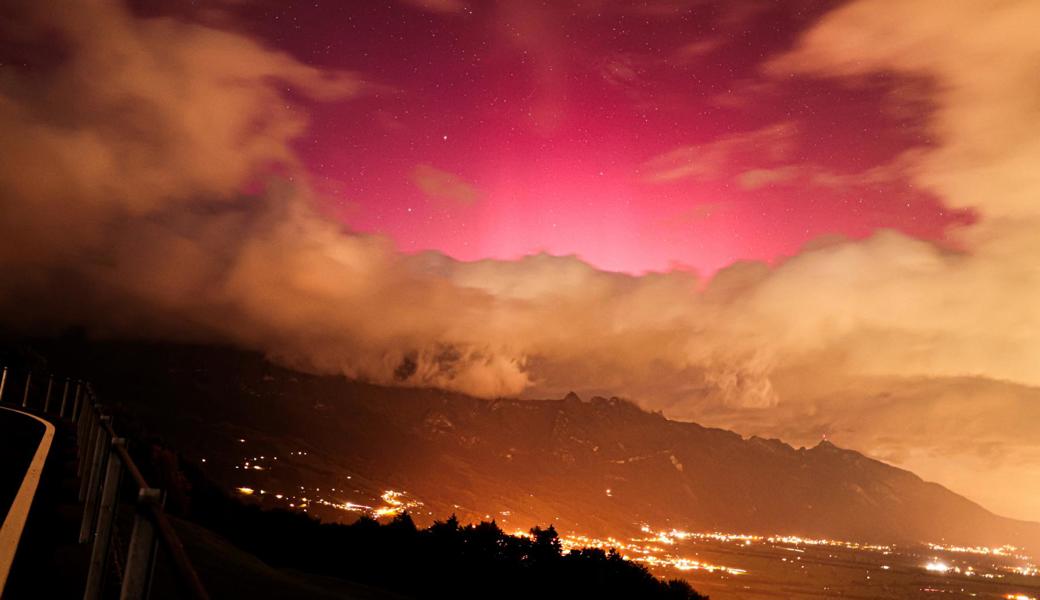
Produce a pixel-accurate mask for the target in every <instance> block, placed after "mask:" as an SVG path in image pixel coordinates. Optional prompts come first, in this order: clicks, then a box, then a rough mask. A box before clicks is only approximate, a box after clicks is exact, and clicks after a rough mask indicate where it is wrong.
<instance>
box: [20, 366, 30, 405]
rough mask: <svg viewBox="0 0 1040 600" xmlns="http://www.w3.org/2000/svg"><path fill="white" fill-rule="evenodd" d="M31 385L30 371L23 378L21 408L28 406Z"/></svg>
mask: <svg viewBox="0 0 1040 600" xmlns="http://www.w3.org/2000/svg"><path fill="white" fill-rule="evenodd" d="M30 385H32V371H29V374H28V375H26V376H25V391H24V392H22V408H25V407H27V406H29V386H30Z"/></svg>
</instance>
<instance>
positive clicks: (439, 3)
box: [402, 0, 466, 14]
mask: <svg viewBox="0 0 1040 600" xmlns="http://www.w3.org/2000/svg"><path fill="white" fill-rule="evenodd" d="M402 1H403V2H404V3H405V4H409V5H411V6H414V7H416V8H420V9H422V10H425V11H428V12H434V13H444V14H451V13H460V12H463V11H465V10H466V4H465V3H464V2H461V0H402Z"/></svg>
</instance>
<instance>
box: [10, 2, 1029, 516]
mask: <svg viewBox="0 0 1040 600" xmlns="http://www.w3.org/2000/svg"><path fill="white" fill-rule="evenodd" d="M929 6H930V7H931V8H932V10H933V12H930V13H928V14H927V18H926V15H925V14H923V13H921V12H920V11H924V10H925V9H926V8H925V7H929ZM10 10H11V11H14V14H16V16H17V21H16V22H17V24H18V35H19V37H18V38H17V39H15V41H14V42H13V43H15V45H16V48H15V49H16V50H17V44H24V48H25V49H29V48H32V47H33V44H37V45H39V44H41V43H44V42H48V43H50V42H52V41H53V40H60V42H61V44H62V46H63V48H64V49H65V52H63V53H61V55H60V56H56V57H54V58H53V61H52V63H53V64H45V65H43V66H39V67H38V68H35V69H34V70H32V71H24V70H21V69H20V68H18V67H10V68H9V74H7V75H6V76H5V77H4V78H3V79H0V130H2V131H3V132H4V135H3V136H2V137H0V155H2V156H3V157H4V160H3V161H0V197H3V198H4V202H5V210H3V211H0V240H3V241H2V243H0V269H2V270H3V272H5V273H17V274H18V276H17V277H16V278H14V279H10V280H8V282H7V283H6V284H5V285H4V286H3V289H2V291H0V315H3V319H5V325H7V326H8V327H17V328H23V329H27V330H32V331H36V332H39V331H41V330H43V331H58V330H60V329H61V328H63V327H67V326H70V325H81V326H85V327H87V328H88V330H89V331H90V332H91V334H93V335H95V336H124V337H125V336H134V337H166V338H176V339H194V340H209V341H222V342H227V343H233V344H236V345H239V346H242V347H246V348H251V349H255V350H259V351H262V352H264V353H266V354H267V355H268V356H270V357H271V358H272V359H275V360H278V361H280V362H282V363H285V364H288V365H291V366H295V367H298V368H302V369H306V370H310V371H315V372H324V373H341V374H344V375H348V376H351V377H359V378H364V379H368V380H372V381H376V382H380V383H386V384H393V385H409V386H436V387H441V388H445V389H450V390H458V391H463V392H467V393H471V394H475V395H478V396H482V397H495V396H500V395H518V394H524V395H529V396H541V395H552V394H557V393H561V392H562V391H566V390H569V389H578V390H580V391H603V392H606V393H615V394H624V395H629V396H631V397H634V398H636V399H638V400H639V401H640V402H641V403H642V404H643V405H644V406H647V407H649V408H660V409H663V410H665V411H666V412H667V413H668V414H670V415H674V416H683V417H690V418H694V417H695V418H698V419H703V420H707V421H711V420H715V421H714V422H716V423H721V422H722V421H723V420H727V419H728V421H726V422H728V423H730V424H732V425H735V426H740V425H741V423H744V424H745V425H744V426H743V429H744V430H748V429H750V428H752V427H756V426H761V427H762V428H763V429H764V428H765V427H766V426H765V425H762V424H763V423H765V424H769V423H772V425H769V427H771V428H772V429H771V430H772V431H775V432H778V433H780V434H782V435H785V436H798V435H806V430H805V427H806V423H807V420H806V415H811V416H812V423H813V424H814V426H819V427H824V426H826V425H827V424H828V423H830V424H832V425H833V424H837V426H840V427H841V428H842V430H843V431H846V430H849V429H851V428H852V427H853V426H854V425H856V424H857V423H860V422H868V421H869V419H870V418H873V416H874V415H875V414H887V415H889V416H888V417H886V418H885V419H879V421H878V422H879V423H880V422H883V423H885V431H884V432H883V433H884V434H885V436H888V437H890V438H892V439H895V440H897V442H898V443H896V442H891V441H885V440H883V439H882V437H884V436H882V432H881V430H875V431H874V432H873V433H870V434H865V435H864V436H862V437H857V438H850V439H855V440H858V441H856V443H863V444H868V443H869V444H871V446H870V447H871V448H875V449H876V451H877V452H879V453H885V455H886V456H890V457H893V460H909V461H914V460H916V461H919V462H918V463H915V464H920V465H924V466H925V467H926V468H933V469H935V470H934V471H933V472H934V473H936V474H937V475H936V476H939V475H942V476H944V477H954V475H951V474H950V472H949V471H948V470H947V471H943V469H942V468H941V467H939V466H936V465H937V464H938V463H937V461H932V462H929V461H928V460H926V459H923V458H919V457H920V456H924V455H923V454H922V453H927V452H938V451H940V450H937V449H941V448H945V447H947V446H942V445H937V444H938V441H941V440H947V441H948V440H951V439H957V438H958V436H960V437H961V438H962V439H975V438H980V437H984V438H986V439H988V440H992V439H993V438H994V437H995V436H997V435H999V431H1000V429H999V428H1000V427H1001V426H1002V425H1001V424H1002V423H1008V422H1010V421H1012V420H1014V419H1015V418H1018V417H1020V416H1021V415H1022V414H1024V413H1021V412H1016V411H1020V410H1021V407H1022V406H1023V404H1022V403H1006V404H1001V403H999V402H997V403H994V402H993V399H995V398H999V397H1000V394H999V393H998V392H993V391H992V390H994V389H997V388H990V390H991V391H988V392H986V393H980V394H978V395H975V396H970V397H972V398H977V399H978V404H977V405H976V404H970V403H965V402H963V401H955V397H956V394H957V391H956V390H957V389H965V388H963V381H964V378H966V377H967V378H972V379H989V380H1001V381H1004V382H1007V383H1008V384H1009V385H1010V384H1014V385H1017V386H1020V387H1021V388H1028V390H1035V388H1036V387H1037V386H1040V370H1038V369H1037V368H1036V365H1038V364H1040V312H1038V311H1037V310H1036V305H1037V299H1038V298H1040V271H1038V269H1037V266H1036V265H1037V264H1040V236H1037V235H1036V232H1037V231H1040V227H1038V221H1037V219H1038V216H1040V214H1038V213H1040V204H1037V203H1036V197H1037V194H1038V192H1040V180H1038V178H1040V171H1037V169H1036V168H1035V165H1037V164H1040V131H1038V129H1040V119H1037V118H1036V117H1037V110H1040V109H1038V108H1037V105H1036V104H1035V102H1033V100H1034V99H1035V93H1034V92H1035V90H1033V89H1032V88H1031V87H1030V86H1032V83H1031V82H1032V79H1031V78H1032V75H1033V74H1034V73H1035V72H1036V67H1037V66H1038V65H1037V64H1036V62H1037V57H1038V56H1040V38H1037V37H1036V36H1035V35H1033V33H1032V31H1031V30H1030V28H1029V24H1031V23H1035V22H1037V21H1038V20H1040V14H1037V11H1040V6H1038V5H1037V4H1036V3H1034V2H1031V1H1023V2H1007V1H1005V2H999V3H995V4H993V5H992V6H991V5H990V4H989V3H984V2H977V3H969V2H963V3H957V4H956V5H951V4H948V3H927V2H919V3H903V2H886V1H883V0H858V1H855V2H852V3H851V4H849V5H846V6H843V7H841V8H838V9H836V10H835V11H833V12H832V13H830V14H828V15H826V16H825V17H824V18H823V19H822V20H821V21H820V22H819V23H818V24H816V25H815V26H814V27H813V28H811V29H810V30H809V31H808V32H807V33H806V34H805V36H804V38H803V39H802V40H801V41H800V42H799V43H798V45H797V46H796V47H795V48H794V49H792V50H791V52H789V53H787V54H785V55H783V56H780V57H777V58H776V59H775V60H773V61H772V62H770V63H769V65H768V67H767V68H768V72H769V73H771V74H772V75H774V76H779V77H787V76H789V75H791V74H797V75H798V76H822V77H840V78H845V77H854V78H855V77H863V76H867V75H870V74H872V73H875V72H890V71H895V72H898V73H905V74H907V75H908V76H913V77H925V78H929V79H931V80H933V81H934V86H933V88H932V89H934V90H936V91H935V94H936V96H935V97H934V98H933V100H934V103H935V106H936V108H935V112H934V114H933V115H932V116H931V117H930V121H929V123H930V127H931V129H932V130H933V133H934V135H935V138H936V139H937V143H936V144H935V145H934V146H931V147H928V148H926V149H924V150H919V151H918V152H916V153H914V154H911V155H908V156H907V157H903V160H904V161H905V162H904V163H901V164H902V165H903V166H901V169H904V170H905V172H906V173H908V174H909V175H910V176H911V177H912V178H913V179H914V181H916V182H917V183H918V184H919V185H921V186H924V187H926V188H927V189H929V190H931V191H933V192H935V193H936V194H938V195H940V197H942V198H943V199H944V200H945V201H946V202H947V203H948V204H950V205H952V206H955V207H971V208H974V209H975V210H977V211H978V212H979V214H980V216H981V219H980V222H979V223H978V224H976V225H973V226H971V227H967V228H965V229H964V230H963V231H962V232H960V233H959V236H958V240H957V241H958V244H956V245H955V247H956V249H955V250H954V249H950V248H949V247H946V246H941V245H937V244H933V243H929V242H926V241H920V240H916V239H912V238H909V237H906V236H904V235H900V234H898V233H895V232H891V231H881V232H878V233H876V234H875V235H873V236H871V237H869V238H867V239H865V240H861V241H847V240H844V241H842V240H839V241H832V242H830V243H827V244H815V245H813V246H811V247H807V248H806V249H805V250H804V251H802V252H801V253H799V254H798V255H797V256H795V257H792V258H790V259H788V260H786V261H783V262H782V263H780V264H778V265H775V266H768V265H765V264H762V263H754V262H749V263H738V264H735V265H732V266H730V267H728V268H726V269H723V270H722V271H720V272H719V273H718V274H717V275H716V276H715V277H713V278H712V279H711V280H710V281H708V282H705V281H702V280H700V279H698V278H697V277H696V276H695V275H694V274H692V273H689V272H670V273H663V274H662V273H656V274H648V275H645V276H641V277H635V276H630V275H625V274H619V273H609V272H602V271H598V270H596V269H594V268H593V267H591V266H589V265H587V264H585V263H583V262H581V261H580V260H577V259H575V258H573V257H553V256H546V255H537V256H529V257H525V258H523V259H519V260H515V261H494V260H485V261H477V262H471V263H462V262H458V261H455V260H452V259H450V258H448V257H445V256H443V255H440V254H437V253H422V254H417V255H404V254H400V253H398V252H396V251H395V250H394V249H393V247H392V244H391V243H390V241H389V240H386V239H384V238H382V237H379V236H372V235H362V234H357V233H354V232H351V231H349V230H346V229H345V227H344V226H343V225H342V224H341V223H339V222H337V221H335V220H333V219H330V218H329V217H327V216H325V215H324V214H322V213H321V212H320V211H319V209H318V208H317V207H318V206H319V205H320V203H317V202H315V192H314V191H313V189H312V186H311V185H310V183H309V181H308V177H307V173H306V171H305V170H304V169H303V168H302V166H301V165H300V161H299V159H298V157H297V156H296V154H295V152H294V151H293V149H292V142H293V140H294V139H296V138H297V137H298V136H300V135H302V134H303V132H305V131H306V128H307V125H308V123H307V119H306V113H305V111H304V110H302V108H301V106H300V105H299V104H298V103H296V102H294V100H295V99H296V98H298V97H301V96H302V97H310V98H313V99H316V100H321V101H346V100H347V99H349V98H350V97H352V96H353V95H356V94H359V93H361V92H362V91H364V90H365V89H366V87H367V86H368V85H369V84H366V83H365V82H364V81H363V80H362V78H360V77H359V76H357V75H355V74H350V73H339V72H328V71H323V70H318V69H315V68H312V67H309V66H307V65H305V64H303V63H301V62H300V61H298V60H296V59H295V58H293V57H291V56H289V55H287V54H285V53H283V52H279V51H276V50H273V49H271V48H267V47H265V46H263V45H261V44H259V43H257V42H256V41H254V40H252V39H250V38H248V37H245V36H243V35H241V34H236V33H231V32H227V31H221V30H218V29H213V28H210V27H205V26H203V25H199V24H193V23H188V22H183V21H178V20H173V19H144V18H140V17H136V16H134V15H132V14H131V13H130V12H128V11H127V10H126V9H125V8H123V6H122V5H121V4H117V3H114V2H97V1H90V2H88V1H86V0H82V1H78V2H66V3H63V4H62V5H61V8H60V9H59V8H54V7H49V6H47V5H46V3H34V2H21V3H17V4H15V5H14V7H13V9H10ZM3 26H4V27H5V34H6V32H7V31H8V30H7V29H6V28H9V27H11V23H10V22H7V23H4V25H3ZM935 48H942V49H944V51H943V52H936V51H932V50H933V49H935ZM287 89H291V90H292V93H287V91H286V90H287ZM795 133H796V132H795V130H794V128H793V126H792V125H788V124H781V125H779V126H776V127H770V128H766V129H763V130H758V131H753V132H746V133H737V134H732V135H729V136H724V137H723V138H721V139H719V140H715V141H710V142H706V143H704V144H700V145H694V146H688V147H683V148H678V149H676V150H674V151H673V152H670V153H668V154H666V155H664V156H661V157H658V158H657V159H654V160H652V161H650V162H649V163H648V164H647V166H646V169H645V171H646V172H647V174H648V177H649V178H650V180H652V181H661V182H663V181H673V180H677V179H683V178H713V177H719V176H721V175H725V176H729V175H733V174H738V173H739V172H742V171H745V170H747V169H748V168H752V167H753V168H762V169H765V168H769V169H773V168H781V167H783V166H784V165H786V164H787V162H786V161H787V158H788V149H789V147H790V144H791V143H792V138H793V136H794V135H795ZM762 149H765V151H766V156H767V160H766V161H765V164H758V165H754V166H752V165H744V163H745V162H747V161H745V160H743V159H744V158H745V153H751V152H752V151H754V153H755V154H756V156H761V155H762ZM734 165H736V166H734ZM731 170H732V171H733V172H732V173H731V172H730V171H731ZM424 175H425V177H423V176H424ZM451 177H452V176H451V175H445V174H443V173H442V172H439V171H437V170H436V169H434V168H433V167H428V168H424V169H420V171H419V176H418V177H417V179H425V180H430V179H432V180H434V185H433V186H432V188H430V189H433V190H434V191H436V192H437V193H443V194H446V195H454V196H457V192H458V190H459V189H460V188H459V186H458V185H456V182H455V180H453V179H451ZM760 179H761V178H759V180H760ZM438 181H439V183H437V182H438ZM417 183H418V181H417ZM427 185H429V181H427ZM445 190H447V191H445ZM882 379H883V380H885V381H888V382H893V381H901V380H909V379H914V380H923V381H936V382H939V381H941V382H946V383H947V384H949V385H950V386H951V387H949V388H944V390H947V391H944V392H943V394H942V395H941V396H940V397H941V398H943V399H949V400H950V401H949V402H945V401H944V403H943V404H941V405H936V404H929V403H927V402H926V399H927V397H928V395H929V394H931V393H932V391H933V390H932V388H929V387H928V386H926V385H921V386H916V387H912V388H907V390H908V393H909V392H913V399H912V400H908V401H907V402H906V403H905V406H904V405H902V404H898V405H897V404H896V403H892V402H885V403H884V406H883V408H884V411H888V412H878V413H874V412H872V411H873V410H874V409H875V408H876V407H879V406H881V405H880V404H879V403H878V402H877V400H878V398H877V397H874V396H869V395H865V394H864V391H865V390H867V389H868V388H866V387H859V382H868V381H877V380H882ZM951 382H952V383H951ZM958 382H960V383H958ZM891 388H892V386H891V385H889V387H888V388H886V389H891ZM828 389H830V390H832V391H835V390H836V391H840V392H841V393H837V392H836V393H834V394H829V393H826V390H828ZM821 390H822V391H821ZM1032 393H1033V391H1028V392H1023V394H1024V395H1023V396H1022V397H1032V396H1029V394H1032ZM864 398H865V399H864ZM979 407H985V408H986V411H989V412H986V411H983V410H981V409H980V408H979ZM878 410H879V411H880V410H881V409H880V408H878ZM941 410H942V411H948V414H944V415H943V417H944V418H943V420H942V422H943V423H945V425H944V426H943V427H944V428H943V429H934V430H928V431H927V434H928V440H929V441H927V442H924V441H922V442H920V443H915V441H914V436H915V435H916V433H917V429H916V428H917V427H918V425H919V424H920V423H921V422H922V419H928V418H929V417H932V416H934V415H935V414H936V413H937V412H938V411H941ZM980 415H981V416H984V417H986V419H985V420H984V421H983V422H984V423H987V425H986V428H985V432H982V431H979V430H976V429H974V428H973V425H972V423H974V422H976V419H977V418H978V417H980ZM983 433H985V436H983ZM871 436H873V437H871ZM987 436H988V437H987ZM996 447H997V448H998V449H999V448H1000V447H999V446H996ZM1038 447H1040V441H1032V440H1031V439H1026V438H1025V437H1024V438H1023V439H1021V440H1020V444H1018V445H1015V447H1014V448H1013V450H1014V452H1013V454H1012V456H1013V457H1019V458H1021V459H1022V460H1030V461H1032V460H1036V459H1035V457H1036V451H1037V448H1038ZM987 448H990V446H987V447H982V446H979V447H976V448H975V449H974V450H972V452H971V457H973V458H972V460H973V461H981V460H983V459H984V458H985V459H987V460H989V458H987V457H993V456H995V454H994V452H993V451H992V450H988V449H987ZM996 455H999V451H998V452H997V454H996ZM901 457H903V458H901ZM965 460H966V461H967V460H968V459H965ZM995 460H998V461H999V459H995ZM930 464H931V465H932V466H931V467H928V465H930ZM964 464H973V465H974V464H981V463H978V462H971V461H969V462H966V463H964ZM995 464H996V465H997V466H996V467H993V469H992V470H993V471H994V472H1003V473H1008V474H1013V473H1016V472H1017V471H1014V470H1013V469H1011V468H1010V467H1009V466H1008V465H1009V463H1008V462H1007V461H1004V462H997V463H995ZM1034 466H1035V463H1034ZM927 474H928V473H926V475H927ZM975 481H978V482H986V484H987V485H997V483H996V482H994V480H993V479H992V478H987V477H983V476H979V478H977V479H976V480H975ZM1028 484H1029V485H1033V484H1032V483H1028ZM1014 485H1015V482H1014V481H1010V482H1008V483H1007V484H1006V485H1005V487H1003V488H1001V489H1002V490H1004V496H1005V497H1010V496H1011V495H1012V487H1013V486H1014ZM1015 494H1016V497H1020V496H1023V494H1025V495H1026V496H1027V497H1031V498H1037V497H1040V489H1036V488H1035V487H1032V488H1030V489H1028V490H1022V489H1018V490H1017V491H1016V492H1015ZM1029 494H1031V496H1029ZM993 496H996V493H994V494H993ZM1008 506H1011V505H1010V504H1009V505H1008ZM1016 506H1017V508H1013V510H1017V511H1020V512H1019V514H1026V513H1028V514H1031V515H1033V516H1034V517H1037V516H1040V507H1038V506H1037V505H1036V502H1035V501H1032V503H1027V502H1025V501H1023V502H1022V503H1020V504H1018V505H1016Z"/></svg>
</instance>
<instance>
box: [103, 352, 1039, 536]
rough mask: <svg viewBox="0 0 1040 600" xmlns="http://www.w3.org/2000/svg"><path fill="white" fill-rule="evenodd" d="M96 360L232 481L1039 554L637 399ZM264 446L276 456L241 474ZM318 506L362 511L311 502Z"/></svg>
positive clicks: (181, 360)
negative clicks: (509, 396)
mask: <svg viewBox="0 0 1040 600" xmlns="http://www.w3.org/2000/svg"><path fill="white" fill-rule="evenodd" d="M90 356H91V364H90V365H84V368H86V369H87V370H88V371H89V372H90V373H91V376H92V378H93V379H94V380H96V381H97V386H98V392H99V395H100V396H101V397H103V398H107V399H110V400H113V401H115V400H118V402H120V403H123V404H125V405H126V407H127V408H130V409H132V412H134V413H135V414H137V415H139V416H140V417H141V418H142V419H143V420H144V421H145V422H147V424H148V426H149V428H150V429H157V430H160V431H163V432H164V434H165V435H166V436H167V437H168V438H169V442H170V444H171V445H172V446H174V447H179V448H185V449H188V455H189V456H190V457H192V458H197V459H199V460H201V459H202V458H208V461H207V463H206V466H205V468H206V469H207V471H208V472H209V473H210V475H211V476H212V477H214V478H216V479H217V480H220V481H224V482H226V483H227V485H228V487H229V489H230V488H231V487H236V486H240V485H241V486H246V485H248V486H249V487H252V488H256V489H266V490H272V491H278V490H295V489H297V488H298V487H299V486H301V485H302V486H303V487H304V488H305V489H306V490H312V492H311V493H312V495H316V492H314V491H313V490H318V489H320V488H324V489H325V492H322V495H321V497H322V498H323V499H324V498H327V499H328V500H329V501H332V502H334V503H342V502H354V503H357V504H365V505H369V506H371V505H374V504H377V503H378V501H379V500H378V499H379V495H380V494H381V493H382V491H384V490H387V489H393V490H400V491H404V492H407V494H408V497H411V498H416V499H418V500H420V501H421V502H423V506H422V508H421V509H417V510H414V511H413V514H414V515H415V516H416V517H417V520H418V521H420V523H422V522H423V519H426V520H427V521H428V520H430V519H432V518H434V517H437V518H443V517H444V516H445V515H447V514H450V513H452V512H456V513H458V514H459V515H460V518H463V519H464V520H470V519H472V520H478V519H481V518H485V517H487V516H492V517H495V518H497V520H498V522H499V524H501V525H503V528H505V529H506V530H510V531H511V530H512V529H513V528H517V529H526V528H527V527H529V526H531V525H534V524H538V523H550V522H551V523H556V524H557V526H558V527H560V528H563V529H573V530H578V531H583V532H588V533H600V534H602V533H607V534H616V533H619V532H623V530H624V529H625V528H632V527H636V526H638V525H639V524H641V523H649V524H651V525H653V526H654V527H664V526H670V527H681V528H687V529H692V530H722V531H741V532H760V533H791V534H801V535H814V536H831V537H841V538H844V539H856V540H863V541H875V540H877V541H886V542H889V541H913V542H920V541H925V542H939V541H945V542H947V543H959V544H987V545H999V544H1005V543H1011V544H1017V545H1025V546H1031V547H1034V548H1036V547H1040V525H1037V524H1034V523H1026V522H1020V521H1014V520H1011V519H1005V518H1002V517H999V516H997V515H994V514H992V513H990V512H988V511H986V510H985V509H983V508H982V507H980V506H978V505H977V504H975V503H973V502H971V501H969V500H967V499H965V498H963V497H961V496H959V495H957V494H954V493H953V492H951V491H949V490H947V489H945V488H943V487H942V486H940V485H937V484H934V483H928V482H925V481H923V480H921V479H920V478H919V477H917V476H915V475H914V474H912V473H910V472H907V471H904V470H901V469H897V468H894V467H891V466H889V465H886V464H884V463H881V462H878V461H875V460H872V459H869V458H867V457H865V456H863V455H861V454H859V453H857V452H854V451H850V450H843V449H840V448H837V447H835V446H833V445H831V444H829V443H826V442H824V443H821V444H819V445H818V446H816V447H814V448H810V449H804V448H801V449H795V448H792V447H790V446H788V445H786V444H784V443H782V442H780V441H778V440H765V439H760V438H750V439H743V438H741V437H740V436H739V435H737V434H735V433H732V432H729V431H724V430H720V429H710V428H705V427H701V426H699V425H697V424H694V423H685V422H676V421H671V420H668V419H666V418H664V417H662V416H660V415H657V414H652V413H647V412H645V411H642V410H640V409H639V408H637V407H636V406H634V405H633V404H631V403H629V402H626V401H624V400H619V399H603V398H593V399H588V400H583V399H579V398H578V397H576V396H573V395H571V396H568V397H567V398H564V399H562V400H546V401H517V400H496V401H485V400H478V399H474V398H469V397H466V396H462V395H458V394H451V393H446V392H441V391H437V390H411V389H401V388H384V387H378V386H371V385H366V384H361V383H357V382H351V381H347V380H344V379H342V378H336V377H314V376H308V375H302V374H299V373H295V372H292V371H287V370H284V369H280V368H277V367H274V366H272V365H270V364H269V363H267V362H265V361H264V360H262V359H261V358H260V357H258V356H255V355H252V354H247V353H239V352H235V351H230V350H223V349H213V348H199V347H188V346H168V345H163V346H145V345H132V346H129V345H105V346H93V347H92V351H91V355H90ZM241 440H245V441H241ZM301 451H304V452H306V453H307V454H306V455H305V456H301V455H297V454H291V453H294V452H301ZM258 455H266V456H271V455H277V456H279V457H280V460H279V461H278V462H277V463H274V462H272V461H270V460H269V459H268V460H267V462H266V463H264V466H263V470H262V471H254V470H247V469H246V468H244V461H249V459H250V458H256V456H258ZM256 462H257V461H254V466H255V464H256ZM261 462H262V461H261ZM234 467H239V468H238V469H236V468H234ZM250 469H252V467H250ZM332 488H335V489H336V491H335V492H330V490H331V489H332ZM263 500H264V501H265V502H268V503H273V502H275V501H274V499H273V498H272V497H271V494H268V495H267V497H266V498H265V499H263ZM311 510H312V514H313V513H314V512H318V514H321V516H323V518H326V519H329V518H335V519H342V520H347V521H349V520H353V519H354V518H356V517H357V516H358V515H357V514H355V513H351V512H343V511H341V510H332V509H328V510H325V512H322V510H323V509H322V507H320V506H317V505H315V504H314V503H313V502H311Z"/></svg>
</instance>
